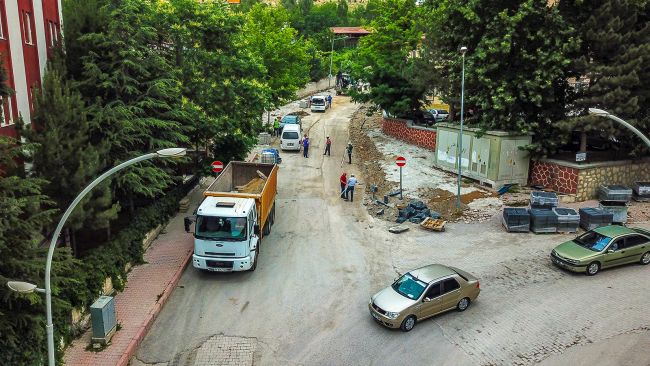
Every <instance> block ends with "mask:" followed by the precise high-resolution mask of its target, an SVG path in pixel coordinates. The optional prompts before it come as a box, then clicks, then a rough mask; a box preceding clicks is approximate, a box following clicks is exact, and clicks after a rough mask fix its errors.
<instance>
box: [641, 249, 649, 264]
mask: <svg viewBox="0 0 650 366" xmlns="http://www.w3.org/2000/svg"><path fill="white" fill-rule="evenodd" d="M641 264H643V265H644V266H645V265H646V264H650V252H645V253H643V255H642V256H641Z"/></svg>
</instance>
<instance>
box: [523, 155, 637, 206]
mask: <svg viewBox="0 0 650 366" xmlns="http://www.w3.org/2000/svg"><path fill="white" fill-rule="evenodd" d="M529 177H530V178H529V179H528V184H529V185H543V186H544V187H546V188H551V189H553V190H555V191H557V192H559V193H564V194H572V195H575V200H576V201H585V200H589V199H593V198H597V196H598V187H599V186H601V185H612V184H622V185H625V186H628V187H632V186H633V185H634V182H639V181H650V160H637V161H633V160H624V161H608V162H601V163H590V164H576V163H572V162H566V161H560V160H552V159H541V160H533V161H531V168H530V174H529Z"/></svg>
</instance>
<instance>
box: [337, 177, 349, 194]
mask: <svg viewBox="0 0 650 366" xmlns="http://www.w3.org/2000/svg"><path fill="white" fill-rule="evenodd" d="M339 181H340V182H341V198H345V199H348V191H347V188H348V173H346V172H343V174H341V178H340V179H339Z"/></svg>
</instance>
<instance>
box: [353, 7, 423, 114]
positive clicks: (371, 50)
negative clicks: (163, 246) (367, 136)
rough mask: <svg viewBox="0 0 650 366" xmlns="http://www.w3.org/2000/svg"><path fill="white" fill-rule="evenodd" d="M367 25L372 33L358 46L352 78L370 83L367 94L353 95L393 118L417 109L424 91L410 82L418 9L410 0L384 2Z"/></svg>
mask: <svg viewBox="0 0 650 366" xmlns="http://www.w3.org/2000/svg"><path fill="white" fill-rule="evenodd" d="M378 14H379V15H378V17H377V18H375V19H374V20H373V21H372V23H371V29H372V34H370V35H368V36H366V37H364V38H362V39H361V40H360V44H359V50H358V55H359V62H358V64H356V66H355V67H354V72H353V76H355V79H361V80H365V81H367V82H369V83H370V86H371V88H370V92H368V93H365V94H358V93H355V94H353V98H354V99H355V100H359V101H363V102H372V103H374V104H375V105H379V106H380V107H381V108H383V109H385V110H387V111H389V112H390V113H392V114H395V115H403V114H409V113H411V112H412V111H414V110H416V109H419V108H420V105H421V100H422V99H423V97H424V92H425V90H426V89H425V88H424V87H423V86H421V85H419V84H418V83H416V82H415V81H414V75H415V70H414V58H413V57H412V52H413V51H414V50H416V48H417V46H418V44H419V42H420V39H421V33H420V32H419V31H418V30H417V28H416V23H415V19H416V18H417V16H418V9H417V8H416V6H415V3H414V2H413V1H408V0H386V1H384V2H382V3H381V4H380V5H379V9H378Z"/></svg>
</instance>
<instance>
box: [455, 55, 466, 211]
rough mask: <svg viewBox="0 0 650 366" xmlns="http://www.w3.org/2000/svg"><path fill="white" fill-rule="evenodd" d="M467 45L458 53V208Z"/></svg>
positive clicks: (458, 205)
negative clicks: (461, 69)
mask: <svg viewBox="0 0 650 366" xmlns="http://www.w3.org/2000/svg"><path fill="white" fill-rule="evenodd" d="M466 52H467V47H465V46H463V47H461V48H460V54H461V55H463V71H462V73H461V81H460V133H459V134H458V145H457V146H458V191H457V194H456V207H458V208H460V184H461V179H462V174H463V162H462V158H463V111H464V109H465V53H466Z"/></svg>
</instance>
